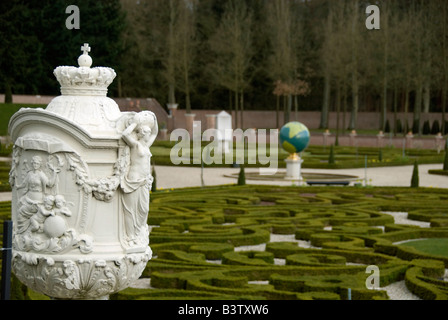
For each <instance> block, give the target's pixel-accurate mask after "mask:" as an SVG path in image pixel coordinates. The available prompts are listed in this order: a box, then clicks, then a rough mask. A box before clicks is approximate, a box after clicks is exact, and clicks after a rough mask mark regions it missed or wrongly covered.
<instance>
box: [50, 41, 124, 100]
mask: <svg viewBox="0 0 448 320" xmlns="http://www.w3.org/2000/svg"><path fill="white" fill-rule="evenodd" d="M81 51H82V52H83V54H82V55H81V56H80V57H79V58H78V64H79V67H70V66H61V67H57V68H56V69H55V70H54V72H53V73H54V75H55V76H56V79H57V80H58V82H59V83H60V85H61V94H62V95H70V96H106V95H107V88H108V86H109V85H110V84H111V83H112V82H113V81H114V79H115V77H116V76H117V74H116V73H115V71H114V70H113V69H112V68H107V67H95V68H91V66H92V63H93V61H92V57H91V56H89V52H90V51H91V48H90V47H89V44H88V43H85V44H84V45H83V46H82V47H81Z"/></svg>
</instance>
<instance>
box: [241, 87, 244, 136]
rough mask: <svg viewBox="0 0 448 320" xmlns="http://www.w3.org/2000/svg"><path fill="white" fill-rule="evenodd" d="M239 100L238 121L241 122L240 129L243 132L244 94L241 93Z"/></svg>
mask: <svg viewBox="0 0 448 320" xmlns="http://www.w3.org/2000/svg"><path fill="white" fill-rule="evenodd" d="M240 100H241V105H240V107H241V108H240V110H241V111H240V112H241V116H240V121H241V129H243V130H244V92H243V91H241V96H240Z"/></svg>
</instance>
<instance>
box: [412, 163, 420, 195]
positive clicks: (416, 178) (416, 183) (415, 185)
mask: <svg viewBox="0 0 448 320" xmlns="http://www.w3.org/2000/svg"><path fill="white" fill-rule="evenodd" d="M418 187H419V176H418V163H417V160H416V161H415V162H414V169H413V170H412V177H411V188H418Z"/></svg>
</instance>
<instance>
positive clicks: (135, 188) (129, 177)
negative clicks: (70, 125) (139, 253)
mask: <svg viewBox="0 0 448 320" xmlns="http://www.w3.org/2000/svg"><path fill="white" fill-rule="evenodd" d="M130 120H131V121H130V124H129V126H128V127H127V128H126V129H125V130H124V131H123V133H122V138H123V140H124V141H125V142H126V144H127V145H128V148H129V151H128V152H127V154H129V165H128V168H127V172H125V173H124V174H123V177H122V179H121V184H120V186H121V189H122V190H123V193H124V194H123V197H122V203H123V209H124V215H125V226H126V235H127V237H128V238H127V240H128V242H129V244H131V245H137V244H145V245H147V243H148V235H149V234H148V228H147V224H146V221H147V218H148V211H149V191H150V190H151V185H152V181H153V177H152V176H151V152H150V150H149V147H150V146H151V145H152V144H153V142H154V140H155V139H156V137H157V134H158V127H157V120H156V117H155V115H154V114H153V113H152V112H148V111H146V112H142V113H140V114H137V115H135V117H134V118H132V119H130Z"/></svg>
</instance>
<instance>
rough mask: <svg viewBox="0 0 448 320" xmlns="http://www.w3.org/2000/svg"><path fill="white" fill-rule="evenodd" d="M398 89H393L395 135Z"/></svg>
mask: <svg viewBox="0 0 448 320" xmlns="http://www.w3.org/2000/svg"><path fill="white" fill-rule="evenodd" d="M397 108H398V90H397V88H396V87H395V90H394V136H396V135H397V112H398V110H397Z"/></svg>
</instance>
